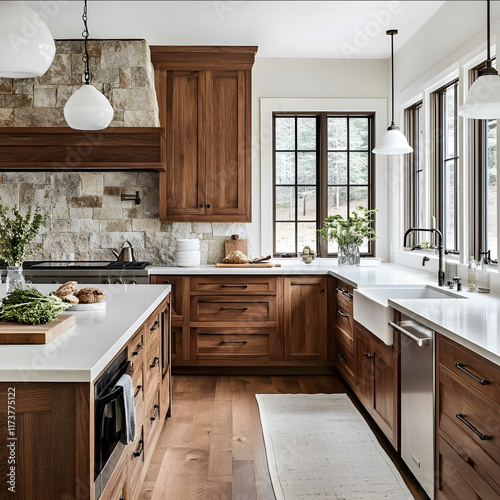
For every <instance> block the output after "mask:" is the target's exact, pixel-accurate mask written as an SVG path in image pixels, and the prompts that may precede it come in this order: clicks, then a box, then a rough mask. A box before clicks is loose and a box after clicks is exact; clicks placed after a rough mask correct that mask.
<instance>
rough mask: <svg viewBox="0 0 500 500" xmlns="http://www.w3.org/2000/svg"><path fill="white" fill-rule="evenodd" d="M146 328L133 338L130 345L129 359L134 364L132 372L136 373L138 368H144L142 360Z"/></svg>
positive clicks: (142, 328)
mask: <svg viewBox="0 0 500 500" xmlns="http://www.w3.org/2000/svg"><path fill="white" fill-rule="evenodd" d="M144 332H145V329H144V327H141V329H140V330H139V331H138V332H137V333H136V334H135V335H134V336H133V337H132V340H130V342H129V343H128V359H129V361H130V362H131V363H132V371H135V369H136V366H139V367H140V366H142V359H143V353H144V347H145V344H144Z"/></svg>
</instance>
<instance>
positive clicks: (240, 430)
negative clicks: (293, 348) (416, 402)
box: [139, 375, 425, 500]
mask: <svg viewBox="0 0 500 500" xmlns="http://www.w3.org/2000/svg"><path fill="white" fill-rule="evenodd" d="M343 392H346V393H347V394H348V395H349V397H351V399H353V401H354V403H355V405H356V406H357V407H358V409H360V411H361V412H362V414H363V415H364V416H365V418H366V419H367V421H368V423H369V425H370V427H372V429H373V430H374V433H375V435H376V436H377V439H379V441H380V443H381V444H382V446H383V448H384V449H385V450H386V451H387V453H388V454H389V456H390V457H391V458H392V459H393V461H394V462H395V465H396V467H397V468H398V469H399V470H400V472H401V474H402V476H403V478H404V480H405V482H406V483H407V484H408V487H409V488H410V491H411V492H412V494H413V495H414V496H415V499H416V500H424V498H425V497H424V496H423V495H422V494H421V492H420V491H419V487H418V484H417V483H416V481H415V479H414V478H412V477H411V476H410V474H409V473H408V470H407V469H406V466H405V464H404V463H403V462H402V461H401V459H400V458H398V457H397V454H396V452H395V451H394V450H393V449H392V447H391V445H390V444H389V442H388V441H387V439H385V437H384V436H383V435H382V433H381V432H380V431H379V430H377V428H376V425H375V424H374V422H373V420H371V419H370V417H368V416H367V413H366V411H365V410H364V409H363V407H362V405H361V404H360V403H359V401H358V400H357V399H356V398H355V396H354V395H353V393H352V391H351V390H350V389H349V388H348V387H347V386H346V384H345V382H344V381H343V380H342V379H341V378H340V377H336V376H272V377H271V376H231V377H227V376H199V375H196V376H189V375H183V376H180V375H177V376H174V377H173V396H172V397H173V407H172V417H171V418H170V419H168V420H167V422H166V423H165V425H164V427H163V429H162V432H161V434H160V437H159V440H158V445H157V447H156V450H155V453H154V455H153V458H152V460H151V465H150V467H149V468H148V471H147V474H146V480H145V482H144V483H143V485H142V489H141V492H140V495H139V500H274V498H275V497H274V493H273V489H272V485H271V480H270V477H269V471H268V468H267V459H266V451H265V446H264V439H263V436H262V428H261V425H260V419H259V410H258V405H257V400H256V398H255V394H279V393H325V394H335V393H343ZM291 452H293V450H291Z"/></svg>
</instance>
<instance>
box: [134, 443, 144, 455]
mask: <svg viewBox="0 0 500 500" xmlns="http://www.w3.org/2000/svg"><path fill="white" fill-rule="evenodd" d="M139 444H140V445H142V446H141V449H140V450H139V451H134V453H133V454H132V456H133V457H134V458H138V457H140V456H141V455H142V452H143V451H144V441H143V440H142V439H141V440H140V441H139Z"/></svg>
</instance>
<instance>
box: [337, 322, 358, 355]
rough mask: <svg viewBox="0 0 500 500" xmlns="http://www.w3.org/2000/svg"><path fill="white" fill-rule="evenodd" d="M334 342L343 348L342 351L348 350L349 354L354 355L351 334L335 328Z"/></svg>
mask: <svg viewBox="0 0 500 500" xmlns="http://www.w3.org/2000/svg"><path fill="white" fill-rule="evenodd" d="M335 335H336V341H337V343H339V344H342V345H343V346H344V349H346V350H348V351H349V352H350V353H351V354H354V339H353V336H352V332H346V331H345V330H344V329H342V328H337V331H336V333H335Z"/></svg>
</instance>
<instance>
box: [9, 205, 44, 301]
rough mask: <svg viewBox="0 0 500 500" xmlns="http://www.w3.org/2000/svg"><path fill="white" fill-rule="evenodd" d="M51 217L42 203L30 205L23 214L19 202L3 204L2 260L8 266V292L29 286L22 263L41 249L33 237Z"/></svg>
mask: <svg viewBox="0 0 500 500" xmlns="http://www.w3.org/2000/svg"><path fill="white" fill-rule="evenodd" d="M48 218H49V214H48V213H42V209H41V208H40V207H39V206H37V207H35V208H34V209H33V207H31V206H30V207H29V208H28V210H27V211H26V214H25V215H22V214H21V212H20V210H19V208H18V207H17V205H14V207H13V208H9V207H6V206H4V205H2V204H0V259H1V260H4V261H5V262H6V263H7V266H8V267H7V280H6V283H7V293H11V292H13V291H14V290H17V289H23V288H25V287H26V283H25V280H24V276H23V262H24V261H25V260H26V258H27V257H29V256H30V255H32V254H33V253H35V252H36V251H37V250H38V249H39V246H38V245H35V244H34V240H35V238H36V237H37V235H38V233H39V231H40V228H41V227H42V226H43V225H45V223H46V222H47V219H48Z"/></svg>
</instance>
